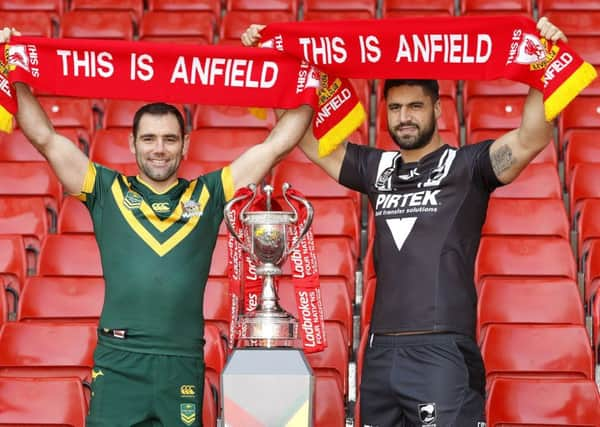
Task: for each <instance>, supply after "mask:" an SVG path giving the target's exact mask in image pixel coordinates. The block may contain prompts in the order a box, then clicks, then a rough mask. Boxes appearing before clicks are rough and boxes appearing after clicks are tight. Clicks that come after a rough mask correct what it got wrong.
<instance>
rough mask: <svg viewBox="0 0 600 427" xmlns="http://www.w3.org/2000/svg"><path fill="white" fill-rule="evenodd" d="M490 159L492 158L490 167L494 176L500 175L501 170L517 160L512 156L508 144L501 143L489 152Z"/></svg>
mask: <svg viewBox="0 0 600 427" xmlns="http://www.w3.org/2000/svg"><path fill="white" fill-rule="evenodd" d="M490 159H491V160H492V169H494V173H495V174H496V176H500V174H501V173H502V172H504V171H505V170H507V169H508V168H510V167H511V166H512V165H514V164H515V162H516V161H517V159H515V158H514V157H513V152H512V150H511V149H510V147H509V146H508V145H503V146H502V147H500V148H498V149H497V150H496V151H494V152H492V153H490Z"/></svg>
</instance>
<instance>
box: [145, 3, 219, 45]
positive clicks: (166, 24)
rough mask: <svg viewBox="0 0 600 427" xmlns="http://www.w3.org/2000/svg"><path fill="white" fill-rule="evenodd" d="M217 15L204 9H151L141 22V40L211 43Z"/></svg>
mask: <svg viewBox="0 0 600 427" xmlns="http://www.w3.org/2000/svg"><path fill="white" fill-rule="evenodd" d="M214 26H215V16H214V15H213V14H212V13H211V12H204V11H185V12H184V13H182V12H181V11H164V10H160V11H150V12H146V13H145V14H144V16H143V18H142V21H141V23H140V31H139V40H141V41H152V42H160V41H164V42H173V43H176V42H195V43H198V44H211V43H212V42H213V37H214Z"/></svg>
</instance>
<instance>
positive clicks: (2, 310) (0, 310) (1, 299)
mask: <svg viewBox="0 0 600 427" xmlns="http://www.w3.org/2000/svg"><path fill="white" fill-rule="evenodd" d="M0 291H1V292H0V330H1V329H2V325H4V323H5V322H6V321H8V320H9V309H8V301H7V300H6V292H5V289H4V280H3V279H2V278H1V277H0Z"/></svg>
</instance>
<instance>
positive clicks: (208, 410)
mask: <svg viewBox="0 0 600 427" xmlns="http://www.w3.org/2000/svg"><path fill="white" fill-rule="evenodd" d="M217 397H218V394H217V389H216V387H215V386H213V385H212V384H211V383H210V381H209V380H208V378H204V398H203V400H202V425H203V426H207V427H217V418H218V413H219V410H218V402H217Z"/></svg>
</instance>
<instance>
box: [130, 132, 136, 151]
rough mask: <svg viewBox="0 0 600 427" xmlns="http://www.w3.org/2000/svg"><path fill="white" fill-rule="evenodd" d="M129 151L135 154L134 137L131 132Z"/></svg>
mask: <svg viewBox="0 0 600 427" xmlns="http://www.w3.org/2000/svg"><path fill="white" fill-rule="evenodd" d="M129 151H131V152H132V153H133V154H134V155H135V139H134V138H133V133H130V134H129Z"/></svg>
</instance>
